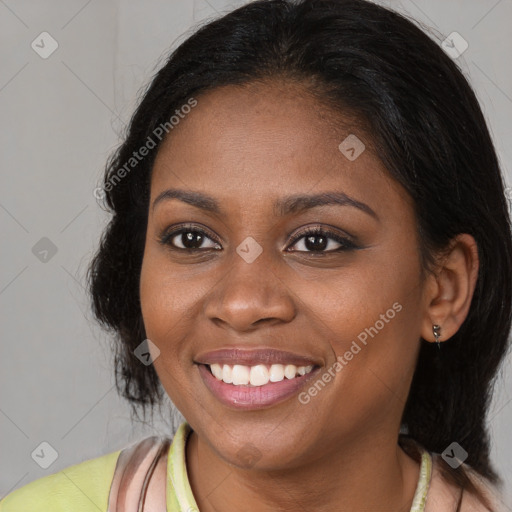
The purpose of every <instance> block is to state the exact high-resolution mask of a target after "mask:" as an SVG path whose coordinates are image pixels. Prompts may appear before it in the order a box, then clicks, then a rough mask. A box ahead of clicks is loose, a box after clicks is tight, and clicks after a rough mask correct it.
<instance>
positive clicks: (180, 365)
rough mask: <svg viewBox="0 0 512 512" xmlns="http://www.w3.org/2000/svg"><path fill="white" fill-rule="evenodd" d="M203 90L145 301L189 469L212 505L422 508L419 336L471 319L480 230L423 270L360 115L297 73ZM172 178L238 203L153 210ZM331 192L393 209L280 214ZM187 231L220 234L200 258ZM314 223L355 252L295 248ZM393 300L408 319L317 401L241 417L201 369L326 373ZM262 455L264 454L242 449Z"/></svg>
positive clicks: (167, 166) (155, 248)
mask: <svg viewBox="0 0 512 512" xmlns="http://www.w3.org/2000/svg"><path fill="white" fill-rule="evenodd" d="M197 100H198V105H197V106H196V107H195V108H194V109H193V110H192V111H191V113H190V114H188V115H187V116H186V117H185V119H183V120H181V121H180V123H179V125H177V126H176V127H175V128H174V129H173V131H172V132H171V133H170V136H168V137H167V138H166V140H165V141H164V143H163V144H162V146H161V148H160V149H159V152H158V155H157V158H156V161H155V164H154V169H153V175H152V179H151V197H150V209H149V213H148V229H147V237H146V246H145V253H144V259H143V264H142V273H141V280H140V294H141V307H142V313H143V318H144V324H145V328H146V333H147V336H148V338H149V339H150V340H151V341H152V342H153V343H155V344H156V345H157V346H158V348H159V350H160V355H159V356H158V357H157V358H156V359H155V360H154V366H155V369H156V371H157V373H158V376H159V378H160V380H161V382H162V385H163V387H164V388H165V390H166V392H167V393H168V394H169V396H170V398H171V399H172V401H173V402H174V404H175V405H176V406H177V407H178V409H179V410H180V411H181V413H182V414H183V415H184V417H185V418H186V419H187V421H188V423H189V424H190V425H191V427H192V429H193V433H192V434H191V436H190V438H189V441H188V443H187V447H186V457H187V471H188V476H189V480H190V484H191V487H192V491H193V493H194V495H195V497H196V501H197V503H198V506H199V509H200V510H201V512H212V511H223V512H231V511H237V512H238V511H239V510H258V511H261V512H266V511H276V510H282V511H287V510H315V511H322V512H327V511H335V510H336V511H339V510H393V511H409V509H410V506H411V503H412V499H413V496H414V491H415V488H416V484H417V481H418V478H419V464H417V463H416V462H415V461H414V460H413V459H411V458H410V457H409V456H407V455H406V454H405V452H404V451H403V450H402V449H401V448H400V447H399V446H398V444H397V439H398V431H399V428H400V420H401V416H402V412H403V408H404V405H405V401H406V399H407V395H408V392H409V389H410V384H411V380H412V376H413V373H414V368H415V364H416V360H417V355H418V350H419V346H420V337H423V338H424V339H425V340H427V341H434V336H433V333H432V324H439V325H441V327H442V329H441V341H445V340H447V339H449V338H450V337H451V336H452V335H453V334H454V333H455V332H456V331H457V330H458V328H459V327H460V325H461V324H462V322H463V321H464V319H465V317H466V315H467V312H468V309H469V305H470V302H471V297H472V294H473V291H474V287H475V282H476V277H477V269H478V256H477V251H476V244H475V242H474V240H473V238H472V237H471V236H469V235H465V234H464V235H459V237H458V238H457V239H455V240H454V244H453V247H452V249H451V251H450V252H448V253H447V255H446V256H445V257H444V258H443V259H441V258H440V259H439V264H438V266H437V267H436V269H434V270H435V271H434V272H433V273H432V274H427V276H426V277H425V278H422V274H421V267H420V256H419V252H418V243H419V241H418V236H417V229H416V224H415V217H414V213H413V204H412V201H411V199H410V197H409V196H408V195H407V193H406V192H405V191H404V190H403V189H402V187H401V186H400V185H399V184H398V183H397V182H395V181H394V180H393V179H392V178H391V177H390V176H389V175H388V174H387V171H386V169H385V168H384V167H383V165H382V163H381V162H380V160H378V159H377V157H376V156H375V155H374V154H373V152H372V151H371V141H370V140H369V139H368V138H367V137H366V136H365V135H364V134H363V132H361V131H359V130H358V128H357V127H356V126H355V125H352V124H351V123H350V122H349V118H348V117H345V118H343V117H341V116H340V115H339V114H337V115H336V119H337V121H338V125H337V126H338V128H337V129H335V127H334V126H333V124H332V122H331V121H332V119H334V117H333V115H334V114H333V115H329V112H327V111H325V110H324V109H322V107H321V105H319V103H318V102H317V101H316V100H315V99H314V98H313V97H311V96H309V95H308V94H306V93H304V91H303V89H301V87H300V86H298V85H295V84H291V83H286V82H284V83H272V84H262V83H260V84H258V85H255V84H252V85H251V86H249V87H234V86H228V87H223V88H219V89H215V90H213V91H209V92H207V93H205V94H203V95H201V96H198V97H197ZM350 133H354V134H356V135H359V138H360V139H361V140H363V141H364V143H365V144H366V150H365V151H364V152H363V153H362V154H361V155H360V156H359V157H358V158H357V159H356V160H354V161H350V160H349V159H347V158H346V157H345V156H344V155H343V154H342V153H341V152H340V150H339V149H338V145H339V144H340V143H341V142H342V141H343V140H344V139H345V137H347V135H349V134H350ZM170 188H178V189H181V190H191V191H197V192H202V193H204V194H208V195H209V196H212V197H213V198H215V199H216V200H217V201H218V202H219V205H220V207H221V209H222V213H221V214H214V213H210V212H207V211H203V210H202V209H200V208H198V207H196V206H192V205H190V204H187V203H185V202H183V201H181V200H179V199H171V200H164V201H161V202H159V204H157V205H156V207H155V208H154V209H153V202H154V200H155V198H156V197H157V196H158V195H159V194H160V193H161V192H162V191H164V190H166V189H170ZM327 191H342V192H344V193H345V194H347V195H349V196H350V197H352V198H355V199H356V200H358V201H360V202H363V203H365V204H366V205H368V206H369V207H370V208H371V209H372V210H373V211H374V212H375V213H376V215H377V217H378V218H377V219H376V218H374V217H373V216H371V215H369V214H367V213H365V212H364V211H362V210H360V209H358V208H355V207H352V206H347V205H345V206H341V205H324V206H320V207H315V208H312V209H309V210H305V211H303V212H294V213H291V214H289V215H287V216H285V217H280V216H279V215H277V214H276V212H275V211H274V209H273V206H272V205H273V202H274V201H275V200H278V199H280V198H283V197H285V196H288V195H292V194H314V193H319V192H327ZM180 223H194V224H195V225H196V226H197V225H199V227H201V228H203V229H205V230H206V231H207V238H204V239H203V242H200V241H199V242H198V244H197V246H198V247H200V249H199V250H197V251H196V253H192V254H191V253H188V254H187V253H186V252H185V251H181V252H180V251H179V249H175V250H172V249H171V248H170V246H169V245H167V246H166V245H163V244H161V243H160V242H159V236H160V235H161V234H162V233H163V232H164V231H165V230H167V231H170V229H169V228H171V227H173V226H174V227H177V225H178V224H180ZM314 225H320V226H322V227H324V228H329V227H331V228H332V229H333V231H334V232H336V233H338V234H340V235H341V236H344V235H345V232H347V233H349V234H350V235H352V236H353V237H355V239H356V240H357V242H356V243H357V246H358V249H357V250H351V251H350V250H349V251H341V252H328V251H332V250H333V249H336V248H338V247H339V246H340V245H339V244H338V243H337V242H336V241H335V240H333V239H331V238H329V246H328V247H326V248H324V249H320V251H318V250H317V251H316V252H323V253H326V252H327V253H326V254H321V255H320V254H316V253H314V248H313V250H312V249H310V250H309V252H308V247H307V246H306V245H305V238H304V237H302V238H299V239H298V240H296V241H295V242H293V241H292V238H293V237H294V235H295V234H297V233H299V230H300V229H301V228H304V227H306V226H314ZM208 233H210V234H211V235H214V236H216V237H217V240H218V242H217V240H214V239H210V238H208V236H210V235H209V234H208ZM249 236H250V237H252V238H253V239H255V240H256V241H257V243H258V244H259V245H260V246H261V248H262V250H263V252H262V253H261V254H260V255H259V256H258V257H257V258H256V260H255V261H253V262H252V263H247V262H246V261H245V260H244V259H242V258H241V257H240V256H239V255H238V253H237V252H236V248H237V247H238V246H239V245H240V244H241V243H242V242H243V241H244V240H245V239H246V238H247V237H249ZM172 240H173V241H174V243H175V244H177V245H178V246H181V243H182V241H183V239H182V236H181V235H178V236H176V237H174V238H173V239H172ZM316 241H317V243H318V238H317V239H316ZM217 243H219V245H220V247H221V249H220V250H217V251H215V250H213V249H211V248H212V247H215V246H216V244H217ZM201 244H202V245H201ZM310 247H311V246H310ZM205 249H206V250H205ZM201 251H203V252H201ZM394 303H399V304H400V305H401V306H402V309H401V311H400V312H398V313H396V315H395V317H394V318H393V319H392V320H389V321H388V322H387V323H385V324H384V327H383V328H381V329H380V330H379V331H378V334H377V335H374V337H373V338H371V337H368V342H367V345H366V346H362V349H361V351H360V352H358V353H357V355H355V356H354V357H353V359H352V360H350V361H349V362H348V364H346V365H345V366H344V367H343V369H342V370H341V371H339V372H337V373H335V377H334V378H333V379H332V381H331V382H330V383H329V384H328V385H326V386H325V387H324V388H323V389H322V390H321V391H320V392H319V393H318V394H317V395H316V396H315V397H311V400H310V402H309V403H307V404H303V403H300V402H299V400H298V399H297V396H294V397H292V398H290V399H288V400H286V401H283V402H281V403H279V404H275V405H273V406H271V407H267V408H264V409H260V410H254V411H244V410H234V409H232V408H229V407H227V406H225V405H223V404H221V403H220V402H219V401H218V400H217V399H216V398H215V397H214V396H213V395H212V394H211V393H210V391H209V390H208V389H207V388H206V386H205V385H204V384H203V381H202V379H201V376H200V374H199V372H198V367H197V365H195V364H194V358H195V357H196V356H197V355H198V354H200V353H205V352H206V351H210V350H216V349H223V348H233V347H235V346H237V347H244V348H264V347H273V348H277V349H281V350H285V351H290V352H294V353H297V354H302V355H306V356H310V357H313V358H315V359H317V360H319V361H321V362H322V364H323V366H324V369H328V368H330V367H332V366H333V364H334V363H335V362H336V358H337V357H338V356H341V357H343V355H344V354H345V352H346V351H347V350H349V348H350V346H351V343H352V342H353V341H354V340H357V336H358V335H359V334H360V333H361V332H363V331H364V330H365V329H366V328H368V327H370V326H374V325H375V323H376V321H377V320H379V319H380V318H381V316H380V315H381V314H385V313H386V311H387V310H389V309H390V308H392V305H393V304H394ZM248 450H252V452H251V453H255V454H256V455H255V457H254V459H257V460H256V461H254V460H247V458H246V457H245V458H244V457H243V456H242V455H241V454H244V453H247V451H248Z"/></svg>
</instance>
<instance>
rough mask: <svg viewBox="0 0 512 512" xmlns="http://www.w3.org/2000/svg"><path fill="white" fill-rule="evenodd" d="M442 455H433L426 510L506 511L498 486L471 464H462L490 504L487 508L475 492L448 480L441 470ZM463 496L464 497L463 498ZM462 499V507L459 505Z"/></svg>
mask: <svg viewBox="0 0 512 512" xmlns="http://www.w3.org/2000/svg"><path fill="white" fill-rule="evenodd" d="M440 459H441V455H439V454H433V455H432V476H431V480H430V484H429V489H428V493H427V500H426V506H425V512H442V511H445V510H446V511H453V510H458V511H460V512H505V510H506V508H505V507H504V505H503V502H502V497H501V496H500V492H499V490H498V488H497V487H496V486H495V485H493V484H492V483H491V482H490V481H489V480H487V479H486V478H484V477H483V476H481V475H480V474H479V473H477V472H476V471H475V470H474V469H473V468H472V467H471V466H468V465H467V464H462V466H463V468H464V470H465V473H466V475H467V476H468V477H469V479H470V480H471V482H472V483H473V485H474V486H475V487H476V489H477V490H478V491H479V492H480V494H481V495H482V496H483V497H484V499H485V500H486V501H487V503H488V504H489V506H490V508H487V507H486V506H485V505H484V504H483V503H482V502H481V501H480V500H479V499H478V498H477V497H476V496H475V495H474V494H473V493H471V492H468V491H467V490H465V491H464V492H461V488H460V487H459V486H457V485H455V484H454V483H452V482H449V481H447V479H446V478H445V477H444V476H443V474H442V472H441V465H442V462H441V460H440ZM461 496H462V499H461ZM459 500H460V508H457V507H458V506H459Z"/></svg>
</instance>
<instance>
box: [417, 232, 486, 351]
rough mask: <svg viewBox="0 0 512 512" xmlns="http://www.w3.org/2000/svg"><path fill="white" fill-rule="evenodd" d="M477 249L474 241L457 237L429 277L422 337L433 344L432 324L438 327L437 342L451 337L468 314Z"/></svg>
mask: <svg viewBox="0 0 512 512" xmlns="http://www.w3.org/2000/svg"><path fill="white" fill-rule="evenodd" d="M478 267H479V258H478V247H477V244H476V242H475V239H474V238H473V237H472V236H471V235H469V234H467V233H463V234H460V235H457V236H456V237H455V238H454V239H453V240H452V242H451V244H450V248H449V250H448V251H447V252H445V253H443V257H442V258H441V259H440V261H439V263H438V266H437V268H436V270H435V271H434V272H433V273H432V274H429V275H428V277H427V281H428V282H427V283H426V287H425V315H424V320H423V326H422V330H421V336H422V338H423V339H424V340H426V341H431V342H433V341H435V336H434V333H433V330H432V325H434V324H437V325H439V326H440V327H441V329H440V336H439V341H446V340H448V339H449V338H451V337H452V336H453V335H454V334H455V333H456V332H457V331H458V330H459V328H460V326H461V325H462V323H463V322H464V320H465V319H466V316H467V314H468V311H469V307H470V305H471V300H472V298H473V293H474V291H475V286H476V281H477V278H478Z"/></svg>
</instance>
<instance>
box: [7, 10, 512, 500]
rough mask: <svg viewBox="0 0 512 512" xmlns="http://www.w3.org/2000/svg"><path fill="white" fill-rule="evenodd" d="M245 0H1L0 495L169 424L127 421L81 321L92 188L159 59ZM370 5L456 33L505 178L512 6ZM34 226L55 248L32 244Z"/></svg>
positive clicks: (505, 412)
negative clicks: (46, 457) (38, 453)
mask: <svg viewBox="0 0 512 512" xmlns="http://www.w3.org/2000/svg"><path fill="white" fill-rule="evenodd" d="M242 3H244V2H230V3H229V2H226V1H224V0H208V1H206V0H197V1H194V2H192V1H190V0H172V1H163V0H151V1H146V2H144V3H142V2H138V1H128V0H125V1H120V0H117V1H115V0H110V1H101V2H100V1H86V0H74V1H67V2H64V1H60V2H59V1H56V0H45V1H43V2H36V1H27V0H18V1H17V2H14V1H12V0H11V1H8V0H6V1H5V2H0V38H1V45H0V55H1V73H0V123H1V135H0V138H1V148H2V151H1V153H0V161H1V168H2V172H1V178H0V179H1V186H0V223H1V226H2V244H1V245H2V258H1V263H2V264H1V268H0V308H1V329H2V344H1V349H2V352H1V357H0V369H1V371H0V428H1V432H2V435H1V436H0V453H1V457H0V496H4V495H6V494H7V493H9V492H11V491H12V490H14V489H15V488H18V487H21V486H23V485H25V484H27V483H29V482H30V481H32V480H35V479H38V478H40V477H42V476H45V475H47V474H50V473H55V472H57V471H60V470H61V469H64V468H65V467H68V466H70V465H73V464H77V463H79V462H81V461H83V460H86V459H90V458H94V457H98V456H100V455H103V454H105V453H108V452H112V451H114V450H118V449H120V448H122V447H124V446H126V445H127V444H129V443H131V442H134V441H135V440H138V439H140V438H142V437H146V436H148V435H151V434H153V433H155V432H157V433H163V434H172V432H169V429H172V428H173V427H172V426H171V425H170V424H168V423H166V422H164V421H159V422H156V423H155V424H154V425H141V424H137V425H132V424H131V422H130V416H129V408H128V405H127V404H126V403H125V402H124V401H122V400H121V399H120V398H119V397H118V396H117V395H116V392H115V388H114V377H113V370H112V365H111V362H112V358H111V354H110V349H109V344H108V337H107V336H106V335H105V334H104V333H102V331H101V330H100V329H99V327H98V326H97V325H95V323H94V321H93V320H92V315H91V313H90V310H89V304H88V301H87V296H86V293H85V290H84V284H85V281H84V276H85V269H86V267H87V264H88V262H89V260H90V258H91V257H92V254H93V251H94V250H95V247H96V245H97V243H98V240H99V236H100V233H101V230H102V229H103V227H104V226H105V222H106V220H107V216H106V214H105V213H104V212H103V211H102V210H101V209H100V207H99V205H98V203H97V201H96V199H95V197H94V195H93V190H94V189H95V187H97V186H98V183H99V180H100V177H101V175H102V172H103V166H104V163H105V161H106V159H107V156H108V155H109V154H110V152H111V151H112V149H113V148H114V147H115V146H116V145H117V143H118V133H120V129H121V128H122V126H123V125H124V123H125V122H127V121H128V120H129V118H130V116H131V114H132V112H133V109H134V107H135V105H136V102H137V93H138V91H139V89H140V88H142V87H143V86H144V85H145V84H146V83H147V82H148V80H149V78H150V76H151V75H152V74H153V72H154V71H155V70H156V69H157V67H158V65H159V64H161V63H162V58H163V57H165V56H166V55H167V53H168V51H169V50H170V49H171V48H174V47H176V46H177V45H178V44H179V43H180V42H182V41H183V40H184V39H185V38H186V36H187V34H190V33H191V31H192V28H193V26H194V25H195V24H197V23H199V22H203V21H205V20H206V19H209V18H210V17H215V16H217V15H218V14H217V12H219V13H220V12H223V11H226V10H229V8H230V7H235V6H238V5H241V4H242ZM377 3H383V4H386V5H388V6H390V7H392V8H394V9H396V10H399V11H402V12H405V13H407V14H408V15H410V16H412V17H413V18H415V19H417V20H418V21H420V22H422V23H425V24H426V25H428V26H430V27H433V28H434V29H435V30H436V31H437V33H438V34H441V35H443V36H445V37H446V36H447V35H448V34H450V33H451V32H453V31H457V32H459V33H460V34H461V35H462V36H463V37H464V39H466V40H467V41H468V43H469V47H468V49H467V51H466V52H465V53H464V54H463V55H462V56H461V57H460V58H459V59H458V60H457V61H458V63H459V65H460V66H461V68H462V70H463V71H464V73H465V74H466V76H468V78H469V80H470V82H471V83H472V85H473V86H474V88H475V90H476V92H477V95H478V97H479V99H480V101H481V104H482V107H483V110H484V112H485V115H486V117H487V119H488V122H489V125H490V129H491V132H492V134H493V137H494V141H495V144H496V148H497V151H498V153H499V157H500V159H501V163H502V165H503V168H504V170H505V172H506V173H507V178H506V179H507V182H508V184H509V186H510V185H511V184H512V174H511V171H510V169H511V165H510V163H511V159H512V152H511V144H510V140H511V138H512V137H511V136H512V133H511V127H512V122H511V119H512V72H511V68H510V53H511V50H512V48H511V47H512V44H511V42H512V32H511V31H510V27H509V25H510V20H511V19H512V1H510V0H500V1H496V0H464V1H462V0H449V1H446V0H428V1H427V0H416V1H412V0H404V1H403V2H394V1H388V2H377ZM43 31H46V32H48V33H49V34H51V36H52V37H53V38H54V39H55V40H56V41H57V42H58V45H59V46H58V49H57V50H56V51H55V52H54V53H53V54H52V55H51V56H50V57H48V58H47V59H43V58H41V57H40V56H39V55H38V54H37V53H36V52H35V51H34V50H33V49H32V47H31V43H32V41H34V40H35V39H36V38H37V36H39V34H40V33H41V32H43ZM433 37H436V36H435V35H433ZM47 48H48V47H47ZM44 237H45V238H47V239H49V240H50V241H51V243H50V242H48V241H47V240H43V241H42V242H40V240H41V239H42V238H44ZM38 242H39V244H42V247H43V248H45V247H46V248H49V250H50V253H49V256H48V258H49V259H48V261H47V262H42V261H40V259H38V258H37V257H36V256H35V255H34V254H33V252H32V248H33V247H34V245H36V244H37V243H38ZM53 247H55V248H56V251H57V252H56V253H55V254H54V255H52V253H51V249H52V248H53ZM510 363H511V358H510V357H509V358H508V360H507V362H506V364H505V366H504V372H503V375H502V376H500V379H499V380H498V384H497V387H496V395H495V397H494V401H493V406H492V408H491V413H490V415H489V417H490V430H491V435H492V442H493V453H492V457H493V460H494V462H495V464H496V467H497V469H498V470H499V471H500V473H501V474H502V476H503V477H504V478H505V479H506V481H507V487H506V492H507V493H508V501H509V504H512V437H511V436H510V431H511V429H512V401H511V400H512V397H511V394H512V377H511V371H510V366H511V364H510ZM43 441H46V442H48V443H50V444H51V445H52V446H53V447H54V448H55V449H56V450H57V452H58V458H57V460H56V461H55V462H54V463H53V464H52V465H51V466H50V467H49V468H48V469H46V470H44V469H41V468H40V467H39V466H38V465H37V464H36V463H35V462H34V460H33V459H32V457H31V453H32V452H33V451H34V449H35V448H36V447H38V446H39V445H40V443H41V442H43Z"/></svg>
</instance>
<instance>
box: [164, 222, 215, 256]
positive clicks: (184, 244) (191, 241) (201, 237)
mask: <svg viewBox="0 0 512 512" xmlns="http://www.w3.org/2000/svg"><path fill="white" fill-rule="evenodd" d="M160 243H161V244H163V245H167V246H169V247H170V248H171V249H177V250H180V249H181V250H185V251H187V250H188V251H199V250H207V249H215V250H218V249H220V248H221V247H220V245H219V244H218V243H217V242H216V241H215V240H213V239H212V238H211V237H210V236H208V234H207V233H206V232H205V231H204V230H202V229H200V228H197V227H181V228H179V229H176V230H173V231H170V232H167V233H165V234H164V235H163V236H162V237H160ZM205 244H206V245H205Z"/></svg>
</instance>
